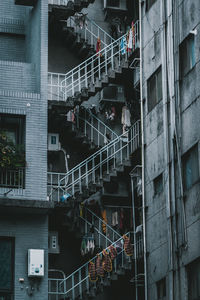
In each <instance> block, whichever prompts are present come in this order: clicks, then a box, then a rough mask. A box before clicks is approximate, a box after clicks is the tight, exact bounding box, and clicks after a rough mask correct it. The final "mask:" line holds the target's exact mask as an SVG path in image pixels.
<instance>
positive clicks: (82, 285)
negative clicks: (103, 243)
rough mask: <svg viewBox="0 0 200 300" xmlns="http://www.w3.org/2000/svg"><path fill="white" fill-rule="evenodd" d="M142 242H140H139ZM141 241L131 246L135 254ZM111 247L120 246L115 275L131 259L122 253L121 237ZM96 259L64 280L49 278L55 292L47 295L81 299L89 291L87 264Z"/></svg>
mask: <svg viewBox="0 0 200 300" xmlns="http://www.w3.org/2000/svg"><path fill="white" fill-rule="evenodd" d="M131 234H132V233H131V232H128V233H126V234H125V235H126V236H128V237H129V238H130V235H131ZM141 241H142V240H141ZM141 241H140V240H139V241H136V245H135V244H133V250H134V251H136V252H137V249H138V247H140V246H139V245H138V244H141ZM111 245H112V246H114V247H116V246H118V247H119V246H120V247H119V248H118V252H117V257H120V264H119V265H118V264H117V259H115V260H114V261H113V272H114V273H116V272H117V270H118V268H124V266H125V265H126V263H127V262H128V263H130V262H131V259H130V258H127V257H126V255H125V251H124V247H123V245H124V240H123V237H122V236H120V237H119V238H118V239H117V240H116V241H114V242H113V243H111ZM109 247H110V245H109V246H108V247H106V248H105V250H106V251H107V250H109ZM98 255H100V256H102V255H103V251H101V252H100V253H99V254H98ZM136 256H137V259H139V258H140V257H141V256H140V254H139V255H138V254H137V255H136ZM96 259H97V255H96V256H94V257H93V258H92V259H90V260H89V261H88V262H86V263H85V264H83V265H82V266H81V267H80V268H78V269H77V270H75V271H74V272H72V273H71V274H70V275H69V276H67V277H66V278H65V279H57V281H56V279H54V278H49V279H48V280H49V286H51V282H53V283H55V286H56V287H57V288H56V290H55V289H54V290H53V291H51V290H50V291H49V295H54V296H55V295H63V296H66V295H69V293H70V298H71V299H72V300H74V299H75V298H76V297H77V296H80V297H82V295H83V292H84V291H85V290H86V291H87V292H89V289H90V281H89V263H90V262H95V261H96ZM109 277H110V274H108V278H109Z"/></svg>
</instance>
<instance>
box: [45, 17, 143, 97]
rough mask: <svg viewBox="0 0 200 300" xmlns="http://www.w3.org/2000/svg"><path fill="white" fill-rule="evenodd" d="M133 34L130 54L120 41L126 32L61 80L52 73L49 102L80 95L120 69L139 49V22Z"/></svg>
mask: <svg viewBox="0 0 200 300" xmlns="http://www.w3.org/2000/svg"><path fill="white" fill-rule="evenodd" d="M134 33H135V34H134V41H135V43H134V45H133V49H132V50H131V51H130V52H129V51H127V47H126V42H125V44H124V46H123V47H122V44H121V41H122V39H125V41H126V40H127V36H128V32H127V33H126V34H124V35H123V36H122V37H120V38H118V39H117V40H115V41H113V42H112V43H110V44H109V45H107V46H106V47H104V48H103V49H102V50H100V51H99V52H98V53H96V54H94V55H92V56H91V57H89V58H88V59H86V60H85V61H83V62H82V63H81V64H79V65H78V66H76V67H74V68H73V69H72V70H70V71H68V72H67V73H66V74H65V75H64V78H63V80H61V78H62V76H63V74H59V73H57V77H58V78H57V80H56V73H54V82H51V81H50V83H49V89H50V92H49V93H50V97H49V100H57V101H67V100H69V99H68V97H74V96H75V95H76V93H81V91H82V89H88V88H89V87H92V86H93V85H94V84H95V80H96V78H98V79H99V80H101V79H102V77H103V75H105V76H108V74H109V71H110V70H112V71H115V70H116V69H117V68H119V67H121V65H122V62H123V61H125V62H127V61H128V57H129V55H130V54H131V52H133V51H135V50H136V48H138V47H139V21H137V22H136V23H135V24H134ZM101 58H102V59H101Z"/></svg>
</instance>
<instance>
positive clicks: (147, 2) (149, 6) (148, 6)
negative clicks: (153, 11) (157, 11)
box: [146, 0, 157, 11]
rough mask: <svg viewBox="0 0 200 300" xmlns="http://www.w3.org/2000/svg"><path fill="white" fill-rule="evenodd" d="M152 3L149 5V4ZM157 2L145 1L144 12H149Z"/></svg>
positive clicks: (154, 0) (153, 0)
mask: <svg viewBox="0 0 200 300" xmlns="http://www.w3.org/2000/svg"><path fill="white" fill-rule="evenodd" d="M150 1H152V2H151V3H150V4H149V2H150ZM156 1H157V0H146V11H148V10H150V8H151V7H152V6H153V5H154V4H155V3H156Z"/></svg>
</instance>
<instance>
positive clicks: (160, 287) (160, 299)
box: [156, 278, 166, 300]
mask: <svg viewBox="0 0 200 300" xmlns="http://www.w3.org/2000/svg"><path fill="white" fill-rule="evenodd" d="M156 286H157V300H164V299H165V297H166V279H165V278H163V279H161V280H159V281H157V282H156Z"/></svg>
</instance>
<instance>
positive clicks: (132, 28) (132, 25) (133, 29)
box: [131, 22, 135, 50]
mask: <svg viewBox="0 0 200 300" xmlns="http://www.w3.org/2000/svg"><path fill="white" fill-rule="evenodd" d="M131 30H132V33H133V50H135V25H134V22H132V23H131Z"/></svg>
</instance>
